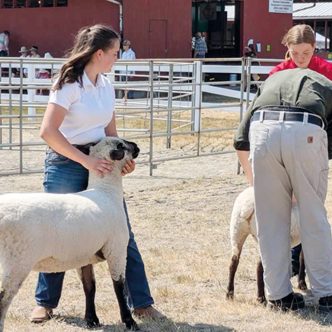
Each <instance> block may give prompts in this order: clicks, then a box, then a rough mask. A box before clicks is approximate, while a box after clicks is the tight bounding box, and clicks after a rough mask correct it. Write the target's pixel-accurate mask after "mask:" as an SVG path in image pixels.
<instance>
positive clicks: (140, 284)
mask: <svg viewBox="0 0 332 332" xmlns="http://www.w3.org/2000/svg"><path fill="white" fill-rule="evenodd" d="M88 177H89V172H88V171H87V169H85V168H84V167H83V166H82V165H81V164H79V163H76V162H75V161H72V160H70V159H68V158H66V157H64V156H62V155H59V154H57V153H56V152H54V151H52V150H50V149H49V150H48V151H47V153H46V159H45V174H44V190H45V192H49V193H74V192H78V191H82V190H85V189H86V188H87V185H88ZM123 204H124V208H125V212H126V216H127V223H128V228H129V233H130V238H129V243H128V255H127V267H126V291H127V299H128V305H129V306H130V307H132V308H144V307H147V306H149V305H151V304H153V303H154V301H153V298H152V297H151V294H150V289H149V284H148V281H147V278H146V274H145V269H144V263H143V261H142V257H141V254H140V253H139V250H138V248H137V244H136V242H135V238H134V234H133V232H132V231H131V226H130V223H129V218H128V212H127V207H126V203H125V201H123ZM64 276H65V273H64V272H59V273H39V278H38V283H37V288H36V293H35V298H36V302H37V304H38V305H40V306H43V307H47V308H56V307H57V305H58V303H59V300H60V296H61V290H62V284H63V279H64Z"/></svg>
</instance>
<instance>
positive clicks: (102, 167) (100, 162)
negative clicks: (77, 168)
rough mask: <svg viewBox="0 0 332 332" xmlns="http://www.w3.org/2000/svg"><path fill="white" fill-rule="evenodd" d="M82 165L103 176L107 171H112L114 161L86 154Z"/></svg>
mask: <svg viewBox="0 0 332 332" xmlns="http://www.w3.org/2000/svg"><path fill="white" fill-rule="evenodd" d="M82 165H83V166H84V167H85V168H86V169H88V170H89V171H91V172H94V173H95V174H97V175H98V176H100V177H103V176H104V175H106V174H107V173H110V172H112V170H113V165H112V162H111V161H109V160H105V159H99V158H95V157H91V156H86V158H85V160H84V162H83V163H82Z"/></svg>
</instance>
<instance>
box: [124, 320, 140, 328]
mask: <svg viewBox="0 0 332 332" xmlns="http://www.w3.org/2000/svg"><path fill="white" fill-rule="evenodd" d="M124 323H125V324H126V328H127V329H128V330H130V331H139V330H140V329H139V327H138V325H137V323H136V322H135V321H134V320H133V319H132V318H130V319H127V320H126V321H125V322H124Z"/></svg>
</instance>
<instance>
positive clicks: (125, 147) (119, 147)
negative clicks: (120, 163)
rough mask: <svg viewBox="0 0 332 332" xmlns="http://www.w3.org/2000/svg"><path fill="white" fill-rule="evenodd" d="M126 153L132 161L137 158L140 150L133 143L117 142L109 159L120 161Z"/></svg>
mask: <svg viewBox="0 0 332 332" xmlns="http://www.w3.org/2000/svg"><path fill="white" fill-rule="evenodd" d="M126 151H128V152H129V153H131V155H132V157H133V159H135V158H137V157H138V154H139V151H140V150H139V148H138V146H137V144H136V143H134V142H129V141H125V140H119V141H118V142H117V144H116V148H115V149H112V150H111V151H110V157H111V159H112V160H121V159H123V158H124V156H125V153H126Z"/></svg>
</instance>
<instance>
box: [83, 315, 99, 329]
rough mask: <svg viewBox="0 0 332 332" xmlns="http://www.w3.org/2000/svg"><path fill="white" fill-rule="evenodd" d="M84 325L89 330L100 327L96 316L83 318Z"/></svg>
mask: <svg viewBox="0 0 332 332" xmlns="http://www.w3.org/2000/svg"><path fill="white" fill-rule="evenodd" d="M85 321H86V325H87V327H88V328H89V329H93V328H96V327H99V326H100V323H99V319H98V317H97V316H95V317H93V318H92V317H91V318H85Z"/></svg>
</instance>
